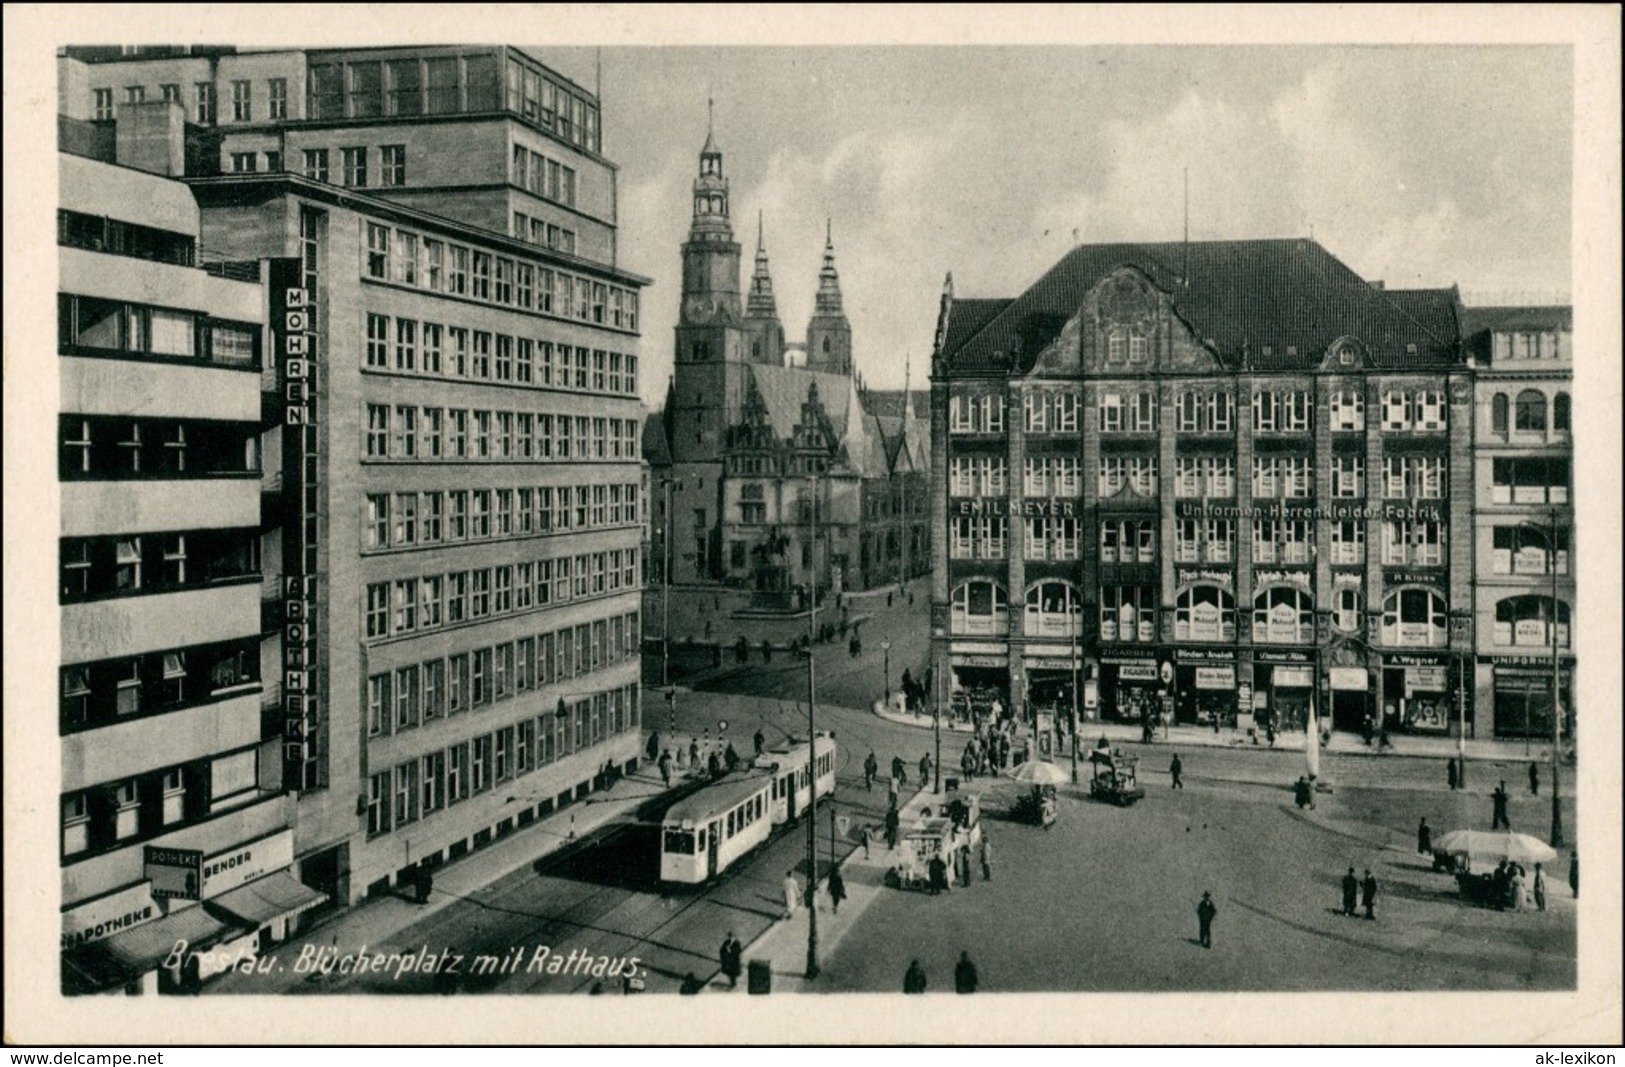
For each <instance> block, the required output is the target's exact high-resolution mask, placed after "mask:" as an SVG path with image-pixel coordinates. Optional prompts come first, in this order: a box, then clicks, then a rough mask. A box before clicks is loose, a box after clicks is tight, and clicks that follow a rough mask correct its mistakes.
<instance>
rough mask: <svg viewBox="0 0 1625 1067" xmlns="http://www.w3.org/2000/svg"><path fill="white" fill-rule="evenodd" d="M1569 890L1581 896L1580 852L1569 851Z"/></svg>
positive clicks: (1576, 895)
mask: <svg viewBox="0 0 1625 1067" xmlns="http://www.w3.org/2000/svg"><path fill="white" fill-rule="evenodd" d="M1569 892H1571V893H1573V894H1574V895H1575V897H1576V898H1578V897H1579V896H1580V853H1578V852H1570V853H1569Z"/></svg>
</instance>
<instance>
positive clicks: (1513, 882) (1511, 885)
mask: <svg viewBox="0 0 1625 1067" xmlns="http://www.w3.org/2000/svg"><path fill="white" fill-rule="evenodd" d="M1511 871H1512V876H1511V877H1510V878H1508V879H1507V896H1508V897H1509V898H1510V899H1511V901H1512V910H1513V911H1522V910H1523V909H1524V890H1525V888H1526V886H1525V884H1524V878H1523V868H1522V867H1519V866H1517V865H1516V864H1514V865H1513V866H1512V867H1511Z"/></svg>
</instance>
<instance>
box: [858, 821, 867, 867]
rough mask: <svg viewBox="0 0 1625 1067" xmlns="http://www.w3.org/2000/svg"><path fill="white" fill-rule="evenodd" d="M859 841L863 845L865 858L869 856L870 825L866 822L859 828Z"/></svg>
mask: <svg viewBox="0 0 1625 1067" xmlns="http://www.w3.org/2000/svg"><path fill="white" fill-rule="evenodd" d="M858 843H859V844H860V845H862V846H863V858H864V859H868V858H869V826H868V824H867V823H865V824H864V825H863V826H861V827H859V828H858Z"/></svg>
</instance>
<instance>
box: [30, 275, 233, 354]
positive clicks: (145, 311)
mask: <svg viewBox="0 0 1625 1067" xmlns="http://www.w3.org/2000/svg"><path fill="white" fill-rule="evenodd" d="M260 333H261V330H260V327H258V326H253V325H250V324H247V323H236V322H223V321H220V320H218V319H211V318H210V317H209V316H207V315H202V314H199V313H197V312H192V311H176V310H174V309H171V308H158V307H150V306H148V305H145V304H129V303H124V302H123V301H118V300H102V299H100V298H97V297H91V296H73V295H71V294H68V293H62V294H59V295H58V297H57V346H58V351H60V352H62V353H65V354H80V353H112V354H117V355H121V356H158V357H163V358H169V359H183V360H186V359H189V360H196V361H198V362H202V363H214V364H218V365H220V366H226V367H240V368H243V369H257V368H258V367H259V363H260Z"/></svg>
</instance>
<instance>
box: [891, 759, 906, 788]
mask: <svg viewBox="0 0 1625 1067" xmlns="http://www.w3.org/2000/svg"><path fill="white" fill-rule="evenodd" d="M891 776H892V777H893V778H895V779H897V780H898V782H900V783H907V782H908V768H907V767H905V766H903V757H902V756H893V757H892V758H891Z"/></svg>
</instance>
